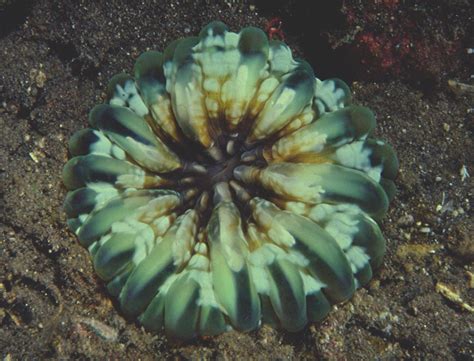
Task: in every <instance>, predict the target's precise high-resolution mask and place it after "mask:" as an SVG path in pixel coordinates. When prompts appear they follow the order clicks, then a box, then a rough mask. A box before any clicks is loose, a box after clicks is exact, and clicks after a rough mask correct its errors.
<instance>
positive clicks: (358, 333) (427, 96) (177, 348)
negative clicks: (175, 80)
mask: <svg viewBox="0 0 474 361" xmlns="http://www.w3.org/2000/svg"><path fill="white" fill-rule="evenodd" d="M227 2H228V4H227V3H224V2H222V4H221V5H213V3H214V2H211V1H196V2H184V1H177V0H172V1H170V2H169V3H168V2H165V1H156V2H151V1H139V2H138V1H137V2H133V3H134V5H127V2H119V1H111V2H105V1H100V2H95V1H81V2H79V1H72V0H71V1H56V2H54V1H36V2H30V1H24V0H23V1H22V0H6V1H5V0H3V1H0V129H1V134H2V137H1V139H2V141H1V142H0V185H1V193H2V196H3V200H2V201H1V203H0V207H1V210H2V211H1V216H2V218H1V222H0V233H1V238H0V324H1V329H0V355H1V357H2V358H3V359H4V360H11V359H12V360H17V359H44V358H53V359H57V358H60V359H70V358H81V359H104V358H113V359H116V358H119V359H133V360H138V359H158V358H164V357H167V358H170V357H173V358H180V359H201V358H205V359H208V358H213V359H214V358H219V359H315V358H319V359H329V360H332V359H338V360H345V359H347V360H361V359H375V358H378V359H400V358H405V359H408V358H414V359H431V360H454V359H457V360H471V359H472V358H473V351H472V350H473V336H474V329H473V324H474V323H473V321H474V317H473V313H472V312H469V311H468V310H466V309H464V308H462V306H461V305H460V304H459V302H456V301H455V300H454V301H452V300H451V301H450V300H449V299H448V298H447V297H445V296H443V295H442V294H440V293H439V292H437V289H436V286H437V285H438V288H439V287H440V285H445V286H446V287H447V288H448V289H449V290H451V291H452V292H453V293H454V294H457V295H458V297H460V298H462V299H463V300H464V301H465V302H467V303H468V304H470V305H471V306H474V297H473V296H474V291H473V288H472V287H473V285H472V283H473V281H472V272H474V270H473V266H472V261H473V258H474V246H473V240H472V236H473V222H472V210H471V205H470V202H471V201H472V189H473V182H472V178H469V177H466V178H464V179H462V177H461V175H460V170H461V168H462V167H463V166H465V167H466V168H467V170H468V171H469V172H470V173H474V168H473V159H474V155H473V141H472V139H473V138H472V130H473V117H472V113H469V112H468V109H469V108H473V107H474V99H473V92H472V87H471V88H466V89H464V90H461V91H460V92H457V93H456V92H454V91H453V88H452V87H450V86H448V85H447V81H448V80H449V79H452V80H455V81H459V82H462V83H467V84H469V83H470V84H471V85H472V84H473V80H470V74H472V73H474V71H473V70H472V69H473V67H472V65H473V64H474V59H472V58H474V55H471V56H469V55H467V53H466V47H473V46H474V38H473V28H472V23H473V22H474V21H473V15H472V13H473V9H472V5H470V4H469V1H447V0H444V1H442V0H437V1H430V5H429V8H424V7H423V6H422V5H420V4H422V3H424V2H423V1H407V2H399V1H396V0H391V1H387V0H384V1H378V4H377V5H374V4H375V3H377V2H376V1H368V0H367V1H363V4H358V5H354V4H357V3H358V2H357V1H349V2H347V6H346V8H344V9H343V10H340V8H339V6H336V5H332V6H328V7H326V8H325V7H322V8H321V9H320V11H318V12H316V13H311V12H309V9H305V8H303V7H302V6H301V2H300V5H299V7H297V5H296V2H295V1H276V2H257V3H255V5H256V6H255V7H254V6H250V5H249V4H248V3H244V4H241V2H240V1H239V2H237V1H236V2H232V1H230V0H229V1H227ZM79 3H80V4H81V5H79ZM328 3H331V4H334V2H331V1H328ZM336 3H337V2H336ZM402 3H403V4H402ZM405 3H406V4H405ZM408 3H410V4H408ZM364 4H365V5H364ZM273 16H280V17H281V18H282V20H283V27H282V29H283V30H284V31H285V33H286V38H287V39H286V40H287V42H288V44H289V45H290V46H291V47H292V48H293V49H294V50H295V52H296V53H297V54H298V55H300V56H301V57H304V58H307V59H309V61H310V62H311V63H312V65H313V66H314V67H315V72H316V74H317V75H318V76H320V77H329V76H331V77H332V76H339V77H343V78H344V79H345V80H346V81H347V82H348V83H349V84H351V87H352V89H353V91H354V98H355V102H356V103H359V104H363V105H366V106H369V107H370V108H372V109H373V110H374V112H375V113H376V115H377V119H378V127H377V131H376V135H377V136H380V137H381V138H384V139H387V140H388V141H389V142H390V143H391V144H392V145H393V146H394V148H395V149H396V150H397V153H398V156H399V160H400V164H401V169H400V174H399V177H398V181H397V186H398V189H399V192H398V195H397V197H396V199H395V200H394V202H393V203H392V204H391V207H390V211H389V214H388V216H387V217H386V219H385V220H384V222H383V225H382V229H383V232H384V234H385V236H386V238H387V243H388V252H387V255H386V257H385V263H384V266H383V267H382V268H381V269H380V270H379V271H378V272H377V273H376V274H375V277H374V280H373V281H372V282H371V283H370V285H369V286H368V287H366V288H364V289H362V290H359V291H358V292H357V293H356V295H355V296H354V297H353V299H351V300H350V301H349V302H346V303H345V304H342V305H338V306H337V307H335V308H334V310H333V311H332V312H331V314H330V316H329V317H328V318H327V319H326V320H325V321H324V322H323V323H322V324H318V325H310V326H309V327H307V328H306V329H305V330H304V331H302V332H300V333H297V334H290V333H286V332H282V331H280V330H275V329H272V328H270V327H268V326H264V327H262V328H261V329H260V330H258V331H255V332H252V333H249V334H242V333H238V332H231V333H227V334H224V335H221V336H219V337H213V338H208V339H205V340H198V341H195V342H193V343H190V344H180V343H175V342H170V341H168V340H167V339H166V338H165V337H164V336H163V335H161V334H158V335H156V334H151V333H148V332H145V331H144V330H143V329H141V328H140V327H139V326H138V325H137V324H135V323H133V322H128V321H126V320H125V319H124V318H123V317H122V316H121V315H120V312H119V311H118V309H117V308H116V307H115V305H114V304H113V303H112V302H111V300H110V298H109V296H108V295H107V293H106V291H105V288H104V286H103V285H102V283H101V282H100V280H99V279H98V277H97V276H96V275H95V274H94V271H93V269H92V266H91V262H90V260H89V257H88V253H87V251H86V250H85V249H83V248H82V247H81V246H80V245H79V243H78V242H77V241H76V238H75V237H74V235H73V234H71V233H70V232H69V231H68V230H67V227H66V225H65V221H66V218H65V215H64V214H63V212H62V209H61V207H62V201H63V199H64V196H65V188H64V187H63V185H62V183H61V170H62V167H63V165H64V163H65V162H66V161H67V159H68V154H67V149H66V145H67V140H68V138H69V137H70V136H71V134H72V133H73V132H75V131H76V130H78V129H82V128H84V127H85V126H86V124H87V114H88V111H89V109H91V107H92V106H93V105H94V104H96V103H99V102H101V101H102V99H103V96H104V90H105V86H106V84H107V80H108V79H109V78H110V77H111V76H112V75H114V74H116V73H118V72H121V71H130V70H131V69H132V66H133V63H134V59H135V58H136V57H137V56H138V55H139V54H140V53H141V52H143V51H145V50H147V49H157V50H163V48H164V47H165V45H166V44H168V43H169V42H170V41H172V40H173V39H175V38H177V37H181V36H189V35H194V34H197V33H198V32H199V30H200V28H201V27H202V26H203V25H205V24H206V23H208V22H209V21H210V20H214V19H220V20H222V21H224V22H226V23H227V24H228V25H229V26H230V28H231V29H232V30H238V29H239V28H240V27H242V26H246V25H257V26H265V23H266V21H267V20H268V19H269V18H271V17H273ZM414 19H418V20H416V21H414ZM371 32H375V33H376V34H382V35H384V36H386V38H377V39H378V40H377V41H378V44H368V42H370V41H372V42H373V39H374V38H371V37H370V34H371ZM359 33H362V34H364V33H365V34H366V35H367V34H369V35H368V37H367V36H366V37H365V38H359V39H358V38H357V34H359ZM396 36H401V37H399V38H398V40H397V41H399V40H400V39H402V38H404V39H406V38H408V39H409V40H410V41H412V40H413V45H412V47H411V50H410V52H409V54H408V55H407V56H405V55H404V56H403V58H402V57H401V53H397V52H396V51H395V52H393V49H392V48H390V49H388V50H387V48H385V50H383V49H382V52H381V53H380V52H378V49H377V47H379V48H380V46H381V44H380V43H381V39H382V40H383V39H389V40H388V41H393V38H394V37H396ZM357 39H358V40H357ZM390 39H392V40H390ZM417 39H418V40H420V39H424V40H423V41H421V40H420V41H418V42H417V41H415V40H417ZM400 41H401V40H400ZM364 42H365V43H364ZM382 45H383V44H382ZM370 46H371V48H370V49H369V50H370V54H368V50H367V47H370ZM388 46H389V47H392V46H394V44H389V45H388ZM333 48H334V49H333ZM382 48H383V47H382ZM387 57H389V58H390V59H388V60H387V59H386V58H387ZM470 57H471V58H470ZM362 60H363V62H362ZM384 61H385V62H384ZM387 61H388V63H387ZM469 67H471V70H469ZM470 272H471V273H470ZM451 298H453V297H451ZM453 299H454V298H453Z"/></svg>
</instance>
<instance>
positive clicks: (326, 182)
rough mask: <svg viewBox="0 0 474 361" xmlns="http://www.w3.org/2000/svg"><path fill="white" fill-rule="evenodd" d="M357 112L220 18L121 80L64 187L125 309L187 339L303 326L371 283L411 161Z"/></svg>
mask: <svg viewBox="0 0 474 361" xmlns="http://www.w3.org/2000/svg"><path fill="white" fill-rule="evenodd" d="M350 103H351V102H350V92H349V89H348V87H347V85H346V84H345V83H344V82H342V81H341V80H338V79H329V80H324V81H322V80H319V79H318V78H316V77H315V75H314V73H313V70H312V69H311V67H310V66H309V64H308V63H306V62H305V61H303V60H300V59H294V58H293V56H292V53H291V50H290V49H289V47H288V46H287V45H285V44H284V43H282V42H279V41H269V40H268V38H267V36H266V35H265V33H264V32H263V31H262V30H260V29H257V28H253V27H248V28H244V29H242V30H241V31H240V32H239V33H234V32H230V31H228V29H227V28H226V26H225V25H224V24H222V23H220V22H213V23H211V24H209V25H207V26H206V27H205V28H204V29H203V30H202V31H201V33H200V34H199V36H198V37H189V38H184V39H180V40H177V41H174V42H172V43H171V44H170V45H169V46H168V47H167V48H166V49H165V51H164V52H163V53H160V52H157V51H149V52H146V53H144V54H142V55H141V56H140V57H139V58H138V59H137V61H136V64H135V67H134V75H133V76H130V75H127V74H119V75H117V76H115V77H113V78H112V80H111V81H110V84H109V86H108V100H107V103H106V104H100V105H97V106H96V107H94V108H93V109H92V111H91V112H90V116H89V123H90V128H87V129H83V130H80V131H78V132H77V133H75V134H74V135H73V136H72V138H71V140H70V142H69V151H70V154H71V157H72V158H71V159H70V160H69V162H68V163H67V164H66V165H65V167H64V171H63V179H64V184H65V186H66V187H67V189H68V191H69V193H68V194H67V197H66V200H65V211H66V213H67V217H68V225H69V227H70V228H71V229H72V230H73V232H74V233H75V234H76V235H77V237H78V239H79V241H80V243H81V244H82V245H83V246H84V247H87V249H88V250H89V252H90V254H91V257H92V262H93V264H94V268H95V270H96V272H97V274H98V275H99V276H100V278H101V279H103V280H104V282H106V284H107V289H108V290H109V292H110V294H111V295H113V296H114V297H116V298H117V299H118V303H119V305H120V308H121V310H122V312H123V314H124V315H125V316H126V317H127V318H129V319H131V320H133V319H138V321H139V322H140V324H142V325H143V326H144V327H145V328H146V329H148V330H152V331H159V330H162V329H163V330H164V331H165V332H166V333H167V334H168V335H169V336H171V337H177V338H182V339H189V338H193V337H196V336H210V335H216V334H220V333H222V332H225V331H228V330H231V329H235V330H240V331H250V330H254V329H256V328H257V327H259V325H261V323H262V322H264V323H267V324H270V325H273V326H275V327H281V328H284V329H286V330H289V331H298V330H301V329H302V328H303V327H304V326H305V325H306V324H307V323H308V322H314V321H318V320H321V319H322V318H323V317H325V315H326V314H327V313H328V312H329V310H330V308H331V305H332V304H334V303H337V302H341V301H344V300H347V299H349V298H350V297H351V296H352V295H353V293H354V291H355V289H357V288H358V287H361V286H363V285H365V284H366V283H367V282H368V281H369V280H370V279H371V277H372V272H373V270H374V269H375V268H376V267H377V266H379V265H380V263H381V261H382V257H383V255H384V253H385V240H384V238H383V236H382V233H381V231H380V228H379V226H378V223H377V222H379V220H380V219H381V218H382V217H383V216H384V215H385V213H386V211H387V208H388V204H389V201H390V199H391V198H392V197H393V195H394V193H395V186H394V182H393V180H394V178H395V176H396V173H397V170H398V161H397V158H396V156H395V154H394V152H393V150H392V148H391V147H390V146H389V145H387V144H386V143H384V142H383V141H381V140H377V139H374V138H372V137H371V136H370V134H371V132H372V130H373V129H374V127H375V118H374V115H373V113H372V112H371V111H370V110H369V109H367V108H365V107H361V106H355V105H351V104H350Z"/></svg>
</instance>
